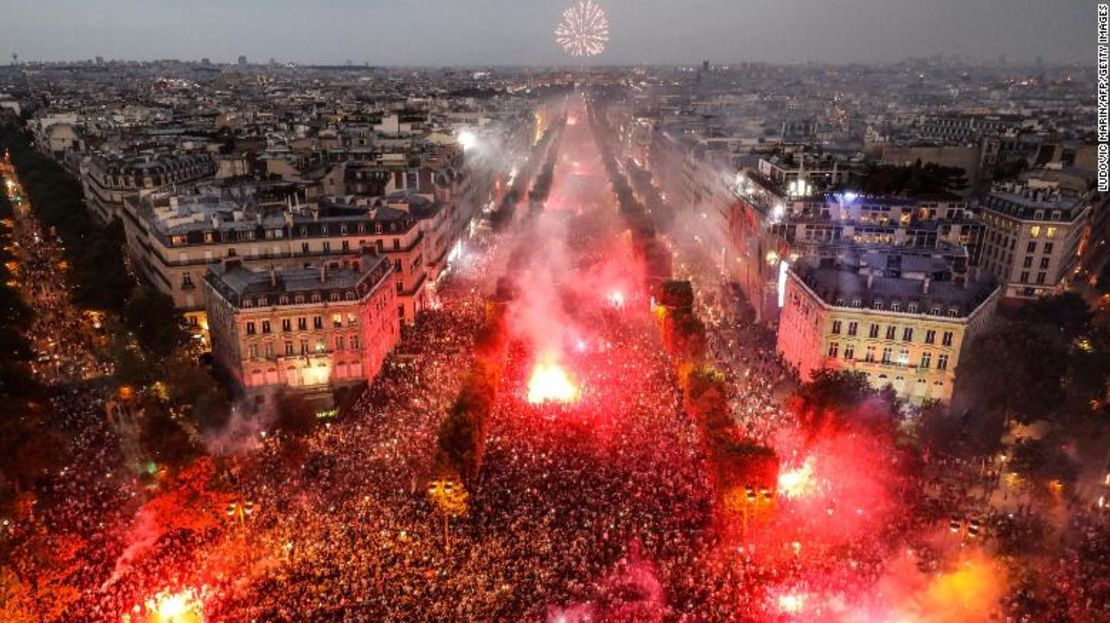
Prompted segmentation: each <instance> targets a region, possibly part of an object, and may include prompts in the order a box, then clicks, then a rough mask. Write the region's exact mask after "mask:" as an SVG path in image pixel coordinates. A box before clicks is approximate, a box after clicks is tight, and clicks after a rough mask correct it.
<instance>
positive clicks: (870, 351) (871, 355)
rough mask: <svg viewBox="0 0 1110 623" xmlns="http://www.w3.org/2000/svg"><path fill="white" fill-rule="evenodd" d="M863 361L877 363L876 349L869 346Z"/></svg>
mask: <svg viewBox="0 0 1110 623" xmlns="http://www.w3.org/2000/svg"><path fill="white" fill-rule="evenodd" d="M863 360H864V361H866V362H868V363H870V362H872V361H875V347H874V346H868V347H867V351H866V352H865V353H864V354H863Z"/></svg>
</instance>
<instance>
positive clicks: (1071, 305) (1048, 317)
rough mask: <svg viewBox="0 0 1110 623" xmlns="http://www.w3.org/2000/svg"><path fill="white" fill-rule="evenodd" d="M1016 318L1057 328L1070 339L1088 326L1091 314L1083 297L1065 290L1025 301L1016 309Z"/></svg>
mask: <svg viewBox="0 0 1110 623" xmlns="http://www.w3.org/2000/svg"><path fill="white" fill-rule="evenodd" d="M1016 319H1017V320H1019V321H1021V322H1026V323H1029V324H1031V325H1045V326H1047V327H1052V328H1055V329H1058V330H1059V331H1060V332H1061V333H1062V334H1063V336H1064V338H1065V339H1066V340H1068V341H1071V340H1074V339H1076V338H1077V337H1079V336H1080V335H1082V334H1083V333H1084V332H1086V331H1087V330H1088V329H1089V328H1090V326H1091V319H1092V314H1091V310H1090V309H1089V308H1088V307H1087V302H1086V301H1084V300H1083V297H1081V296H1079V295H1078V294H1076V293H1074V292H1066V293H1064V294H1060V295H1057V296H1048V297H1044V298H1040V299H1037V300H1035V301H1031V302H1029V303H1026V304H1025V305H1023V306H1022V307H1021V308H1020V309H1019V310H1018V312H1017V314H1016Z"/></svg>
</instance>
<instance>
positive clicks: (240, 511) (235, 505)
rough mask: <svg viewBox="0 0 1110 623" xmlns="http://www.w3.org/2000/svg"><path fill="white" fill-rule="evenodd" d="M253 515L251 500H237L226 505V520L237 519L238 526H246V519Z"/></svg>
mask: <svg viewBox="0 0 1110 623" xmlns="http://www.w3.org/2000/svg"><path fill="white" fill-rule="evenodd" d="M252 514H254V501H253V500H245V501H244V500H238V501H236V502H232V503H230V504H228V505H227V518H228V519H230V520H234V519H236V518H238V519H239V525H241V526H242V525H246V522H247V517H250V516H251V515H252Z"/></svg>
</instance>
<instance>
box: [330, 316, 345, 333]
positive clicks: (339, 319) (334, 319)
mask: <svg viewBox="0 0 1110 623" xmlns="http://www.w3.org/2000/svg"><path fill="white" fill-rule="evenodd" d="M331 326H332V328H333V329H338V328H339V327H342V326H343V314H332V315H331Z"/></svg>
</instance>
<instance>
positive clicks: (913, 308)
mask: <svg viewBox="0 0 1110 623" xmlns="http://www.w3.org/2000/svg"><path fill="white" fill-rule="evenodd" d="M906 311H908V312H909V313H911V314H916V313H917V301H912V302H910V304H909V305H907V306H906Z"/></svg>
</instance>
